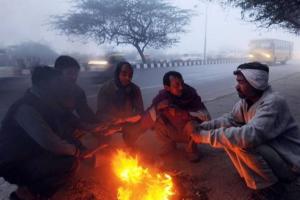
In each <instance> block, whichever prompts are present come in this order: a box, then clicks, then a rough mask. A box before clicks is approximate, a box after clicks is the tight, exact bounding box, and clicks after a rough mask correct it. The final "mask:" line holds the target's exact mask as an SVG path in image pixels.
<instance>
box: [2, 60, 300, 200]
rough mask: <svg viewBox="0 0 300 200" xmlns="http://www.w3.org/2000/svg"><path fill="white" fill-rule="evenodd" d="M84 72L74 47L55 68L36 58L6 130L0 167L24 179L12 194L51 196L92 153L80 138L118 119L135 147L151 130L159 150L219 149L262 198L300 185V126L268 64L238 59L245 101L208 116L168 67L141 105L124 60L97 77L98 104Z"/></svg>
mask: <svg viewBox="0 0 300 200" xmlns="http://www.w3.org/2000/svg"><path fill="white" fill-rule="evenodd" d="M79 72H80V65H79V64H78V62H77V61H76V60H75V59H74V58H72V57H70V56H60V57H58V58H57V60H56V62H55V66H54V68H53V67H49V66H37V67H35V68H34V69H33V71H32V75H31V81H32V87H31V88H30V89H28V90H27V91H26V92H25V94H24V95H23V97H21V98H20V99H19V100H17V101H16V102H15V103H13V104H12V106H11V107H10V108H9V110H8V112H7V113H6V115H5V117H4V119H3V121H2V125H1V130H0V176H2V177H4V178H5V179H6V180H7V181H8V182H10V183H13V184H17V185H18V186H19V188H18V190H17V191H16V192H14V193H12V194H11V196H10V198H11V199H22V198H23V199H24V197H25V196H26V195H25V193H26V194H28V193H29V194H30V195H32V197H33V198H39V199H47V198H50V197H51V196H53V194H54V193H55V192H56V191H57V190H58V188H60V187H61V186H62V185H63V184H65V183H66V182H67V181H68V180H69V178H70V177H72V175H73V174H74V172H75V171H76V169H77V166H78V163H79V162H80V161H81V160H82V159H86V158H89V157H91V156H92V153H93V152H95V151H94V150H95V149H94V147H93V148H91V147H89V146H87V145H85V144H83V143H82V142H81V140H80V137H82V135H86V134H96V136H97V137H95V140H97V144H98V145H97V146H101V144H103V142H104V141H106V142H108V140H107V137H109V136H108V135H109V132H110V131H111V130H110V128H112V129H113V128H115V127H119V128H118V129H117V131H119V132H121V133H122V135H123V139H124V142H125V144H126V145H127V146H128V147H129V148H135V145H136V143H137V142H138V139H139V137H140V136H141V135H142V134H143V133H145V132H146V131H147V130H148V129H153V130H154V131H155V135H156V136H157V137H156V138H157V141H159V143H160V157H161V158H162V159H163V158H164V157H165V156H168V155H171V154H172V153H174V149H176V146H177V144H178V143H183V144H185V145H186V152H187V157H188V159H189V160H190V161H191V162H197V161H199V154H198V150H197V146H198V144H201V143H205V144H210V145H211V146H212V147H216V148H223V149H224V150H225V151H226V153H227V154H228V156H229V158H230V159H231V161H232V163H233V165H234V167H235V168H236V170H237V172H238V173H239V175H240V176H241V177H242V178H243V180H244V181H245V183H246V184H247V186H248V187H249V188H251V189H253V190H254V191H255V194H257V197H258V198H261V199H263V198H265V199H280V198H281V197H282V195H283V194H285V193H286V191H287V188H286V186H287V185H288V186H291V185H293V186H294V187H295V188H297V186H299V187H300V178H298V177H299V174H300V131H299V128H298V125H297V122H296V121H295V120H294V118H293V117H292V116H291V114H290V111H289V108H288V106H287V103H286V101H285V100H284V98H283V97H281V96H280V95H279V94H278V93H275V92H273V91H272V89H271V86H270V85H269V83H268V79H269V68H268V66H267V65H264V64H261V63H258V62H253V63H245V64H242V65H240V66H238V68H237V70H236V71H234V75H235V76H236V81H237V85H236V90H237V92H238V95H239V97H240V98H241V100H240V101H239V102H238V103H236V105H235V106H234V108H233V110H232V112H230V113H229V114H227V115H224V116H223V117H220V118H217V119H211V116H210V114H209V112H208V110H207V108H206V106H205V105H204V103H203V101H202V100H201V97H200V96H199V94H198V93H197V91H196V90H195V89H194V88H193V87H191V86H190V85H188V84H186V83H185V82H184V78H183V77H182V75H181V74H180V73H179V72H177V71H169V72H167V73H165V74H164V76H163V89H162V90H160V91H159V92H158V94H157V95H156V96H155V97H154V98H153V101H152V104H151V105H150V106H149V107H148V108H147V109H144V104H143V99H142V94H141V90H140V88H139V86H137V85H136V84H134V83H133V82H132V77H133V73H134V69H133V67H132V66H131V64H130V63H128V62H120V63H118V65H117V66H116V68H115V74H114V77H113V79H112V80H110V81H108V82H106V83H104V84H103V85H102V86H101V88H100V90H99V93H98V98H97V110H96V112H94V111H93V110H92V109H91V108H90V107H89V105H88V102H87V97H86V94H85V92H84V90H83V89H82V88H80V87H79V86H78V84H77V83H76V81H77V77H78V74H79ZM98 136H99V137H98ZM294 192H295V194H296V193H297V190H295V191H294ZM296 195H297V194H296ZM294 196H295V195H294ZM294 196H292V197H294ZM292 197H291V199H292ZM297 197H298V198H299V196H297ZM25 199H26V198H25ZM294 199H296V198H294Z"/></svg>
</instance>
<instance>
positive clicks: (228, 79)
mask: <svg viewBox="0 0 300 200" xmlns="http://www.w3.org/2000/svg"><path fill="white" fill-rule="evenodd" d="M238 65H239V63H234V64H216V65H199V66H186V67H173V68H152V69H139V70H135V73H134V77H133V82H135V83H136V84H137V85H139V86H140V87H141V89H142V94H143V98H144V102H145V105H146V106H148V105H149V104H150V103H151V100H152V98H153V97H154V96H155V95H156V94H157V92H158V91H159V90H160V89H162V77H163V75H164V73H165V72H167V71H170V70H176V71H179V72H181V73H182V75H183V77H184V80H185V82H186V83H188V84H190V85H192V86H193V87H195V88H196V89H197V91H198V93H199V94H200V96H201V97H202V99H203V100H204V101H206V102H207V101H211V100H214V99H217V98H219V97H222V96H225V95H228V94H231V93H234V92H235V89H234V86H235V77H234V75H233V71H234V70H235V69H236V67H237V66H238ZM296 72H300V66H299V65H298V64H297V63H295V62H292V63H290V64H287V65H275V66H271V67H270V81H271V82H272V81H274V80H278V79H284V78H286V77H288V76H289V75H291V74H293V73H296ZM90 79H91V73H86V72H81V74H80V77H79V84H80V85H81V86H82V87H83V88H84V90H85V91H86V94H87V97H88V100H89V103H90V104H91V106H92V107H93V108H94V109H95V106H96V97H97V92H98V90H99V88H100V87H101V85H95V84H92V83H91V81H90ZM28 87H30V79H29V77H14V78H10V79H5V80H4V79H1V80H0V118H2V116H3V115H4V113H5V112H6V110H7V108H8V107H9V105H11V103H12V102H13V101H15V100H16V99H17V98H18V97H20V96H21V95H22V94H23V93H24V91H25V90H26V88H28Z"/></svg>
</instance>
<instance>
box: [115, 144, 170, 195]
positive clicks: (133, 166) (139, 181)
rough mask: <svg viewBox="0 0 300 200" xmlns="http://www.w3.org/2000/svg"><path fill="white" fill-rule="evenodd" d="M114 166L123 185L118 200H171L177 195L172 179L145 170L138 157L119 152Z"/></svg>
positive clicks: (148, 169) (150, 170)
mask: <svg viewBox="0 0 300 200" xmlns="http://www.w3.org/2000/svg"><path fill="white" fill-rule="evenodd" d="M112 166H113V170H114V173H115V174H116V176H117V177H118V178H119V179H120V183H121V186H120V187H119V188H118V195H117V198H118V200H169V199H171V197H172V196H173V195H174V194H175V192H174V186H173V180H172V177H171V176H169V175H168V174H165V173H157V172H155V170H154V169H150V168H144V167H143V166H141V165H140V163H139V160H138V158H137V156H136V157H132V156H130V155H129V154H126V153H125V152H124V151H121V150H118V151H117V153H116V154H115V156H114V157H113V161H112Z"/></svg>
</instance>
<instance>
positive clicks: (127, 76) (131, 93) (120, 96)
mask: <svg viewBox="0 0 300 200" xmlns="http://www.w3.org/2000/svg"><path fill="white" fill-rule="evenodd" d="M132 76H133V68H132V66H131V65H130V63H128V62H120V63H118V65H117V67H116V70H115V74H114V79H112V80H109V81H108V82H106V83H104V85H103V86H102V87H101V89H100V90H99V93H98V102H97V117H98V119H99V120H100V121H101V122H104V123H116V122H122V121H126V119H128V118H131V117H135V116H139V115H140V114H142V113H143V111H144V104H143V99H142V95H141V90H140V88H139V87H138V86H137V85H136V84H134V83H133V82H132V81H131V80H132ZM137 118H139V117H137Z"/></svg>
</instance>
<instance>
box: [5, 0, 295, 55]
mask: <svg viewBox="0 0 300 200" xmlns="http://www.w3.org/2000/svg"><path fill="white" fill-rule="evenodd" d="M0 2H1V3H0V24H1V28H0V48H1V47H5V46H9V45H14V44H17V43H21V42H26V41H36V42H40V43H43V44H46V45H49V46H50V47H52V48H53V49H54V50H55V51H57V52H58V53H71V52H80V53H86V54H102V53H103V52H105V51H107V50H114V51H119V50H123V51H124V50H132V51H134V49H133V48H132V47H129V46H125V47H124V46H122V47H116V46H115V45H114V44H112V45H109V44H105V45H101V46H97V45H96V44H95V43H94V42H93V41H88V42H87V41H85V42H82V41H80V40H79V39H78V38H68V37H67V36H63V35H59V34H58V31H56V30H53V28H52V27H51V26H50V25H49V20H50V19H51V18H50V16H52V15H57V14H59V15H61V14H64V13H66V12H68V10H69V8H71V6H72V2H74V1H71V0H0ZM170 2H171V3H174V5H177V6H179V7H181V8H189V9H193V10H194V11H195V13H197V14H198V15H197V16H195V17H193V18H192V20H191V24H190V26H188V31H189V32H188V33H186V34H184V35H182V37H181V42H180V43H179V44H177V45H176V46H174V47H173V48H170V49H167V51H164V52H168V53H174V52H176V53H202V52H203V43H204V21H205V7H206V4H207V6H208V15H207V16H208V24H207V52H208V53H214V52H220V51H231V52H243V51H246V50H247V48H248V42H249V40H251V39H258V38H278V39H284V40H288V41H293V42H294V50H295V51H294V57H299V53H298V52H299V51H300V48H299V46H300V38H299V36H296V35H294V34H290V33H288V32H287V31H284V30H281V29H278V30H275V29H271V30H266V29H258V28H257V27H256V25H255V24H251V23H249V22H245V21H243V20H241V17H240V9H236V8H232V7H221V6H220V5H219V4H218V3H206V2H205V1H199V0H170ZM146 51H147V50H146Z"/></svg>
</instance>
